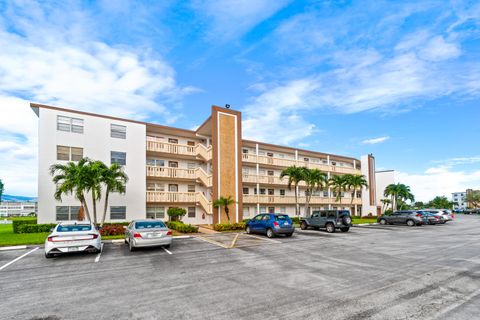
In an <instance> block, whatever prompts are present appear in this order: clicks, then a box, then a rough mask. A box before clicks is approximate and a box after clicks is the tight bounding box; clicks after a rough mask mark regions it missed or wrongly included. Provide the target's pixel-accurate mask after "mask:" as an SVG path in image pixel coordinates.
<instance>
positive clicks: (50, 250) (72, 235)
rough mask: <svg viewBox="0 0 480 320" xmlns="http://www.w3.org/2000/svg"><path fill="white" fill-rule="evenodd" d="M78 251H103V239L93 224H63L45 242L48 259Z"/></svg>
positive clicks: (80, 222)
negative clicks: (59, 254) (58, 254)
mask: <svg viewBox="0 0 480 320" xmlns="http://www.w3.org/2000/svg"><path fill="white" fill-rule="evenodd" d="M78 251H86V252H101V251H102V237H101V235H100V232H98V230H97V228H95V225H94V224H93V223H90V222H85V221H69V222H61V223H59V224H57V225H56V226H55V228H53V230H52V233H50V234H49V235H48V237H47V239H46V240H45V257H46V258H52V257H53V256H54V255H55V254H57V253H67V252H78Z"/></svg>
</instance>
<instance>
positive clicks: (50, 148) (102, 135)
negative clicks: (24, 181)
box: [38, 108, 146, 223]
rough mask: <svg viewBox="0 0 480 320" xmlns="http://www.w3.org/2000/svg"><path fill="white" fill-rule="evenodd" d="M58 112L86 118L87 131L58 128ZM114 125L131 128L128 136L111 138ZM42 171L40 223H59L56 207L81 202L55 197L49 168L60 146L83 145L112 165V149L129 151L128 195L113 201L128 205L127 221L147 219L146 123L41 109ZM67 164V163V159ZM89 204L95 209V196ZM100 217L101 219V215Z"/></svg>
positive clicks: (112, 197)
mask: <svg viewBox="0 0 480 320" xmlns="http://www.w3.org/2000/svg"><path fill="white" fill-rule="evenodd" d="M57 115H62V116H66V117H72V118H79V119H83V121H84V132H83V134H79V133H73V132H64V131H58V130H57ZM110 124H119V125H123V126H126V127H127V134H126V139H118V138H112V137H110ZM38 136H39V153H38V154H39V160H38V161H39V168H38V169H39V170H38V222H39V223H51V222H55V216H56V206H58V205H65V206H78V205H79V202H78V201H77V200H75V199H74V198H73V197H72V196H65V197H63V201H62V202H61V203H60V202H57V201H56V200H55V199H54V198H53V194H54V192H55V185H54V184H53V182H52V177H51V176H50V174H49V167H50V166H51V165H52V164H54V163H61V162H62V161H58V160H57V145H63V146H70V147H81V148H83V155H84V157H89V158H91V159H94V160H101V161H103V162H104V163H105V164H107V165H110V152H111V151H119V152H126V154H127V159H126V166H125V172H126V173H127V175H128V177H129V182H128V184H127V192H126V194H125V195H119V194H111V195H110V198H109V204H110V205H114V206H126V207H127V213H126V220H131V219H134V218H144V217H145V215H146V212H145V210H146V206H145V203H146V202H145V190H146V180H145V175H146V173H145V163H146V157H145V150H146V146H145V137H146V128H145V125H143V124H139V123H133V122H127V121H118V120H112V119H108V118H103V117H97V116H90V115H84V114H78V113H73V112H67V111H57V110H51V109H47V108H40V110H39V135H38ZM65 163H66V162H65ZM88 200H89V202H88V206H89V209H90V212H92V202H91V197H90V196H89V195H88ZM97 210H98V216H100V215H101V213H103V200H101V201H100V203H99V204H98V206H97ZM99 219H100V218H99ZM109 220H110V210H108V211H107V221H109Z"/></svg>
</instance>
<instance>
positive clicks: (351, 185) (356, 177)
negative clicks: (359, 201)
mask: <svg viewBox="0 0 480 320" xmlns="http://www.w3.org/2000/svg"><path fill="white" fill-rule="evenodd" d="M343 177H344V179H345V181H346V182H345V189H346V190H350V191H352V200H351V201H350V207H351V208H352V210H353V208H354V207H353V199H355V193H356V191H357V190H358V189H360V190H362V188H363V187H365V188H366V189H368V182H367V180H366V179H365V176H364V175H361V174H346V175H344V176H343ZM355 214H357V213H356V212H355Z"/></svg>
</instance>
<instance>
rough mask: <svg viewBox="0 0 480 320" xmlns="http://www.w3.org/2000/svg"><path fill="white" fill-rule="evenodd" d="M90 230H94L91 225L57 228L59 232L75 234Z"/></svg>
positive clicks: (61, 226)
mask: <svg viewBox="0 0 480 320" xmlns="http://www.w3.org/2000/svg"><path fill="white" fill-rule="evenodd" d="M90 230H92V226H91V225H89V224H61V225H59V226H58V227H57V232H75V231H90Z"/></svg>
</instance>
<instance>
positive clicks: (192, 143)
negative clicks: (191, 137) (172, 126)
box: [187, 141, 195, 147]
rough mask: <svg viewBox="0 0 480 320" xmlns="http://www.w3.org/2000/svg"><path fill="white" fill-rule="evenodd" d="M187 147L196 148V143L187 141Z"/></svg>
mask: <svg viewBox="0 0 480 320" xmlns="http://www.w3.org/2000/svg"><path fill="white" fill-rule="evenodd" d="M187 146H190V147H195V141H187Z"/></svg>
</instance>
